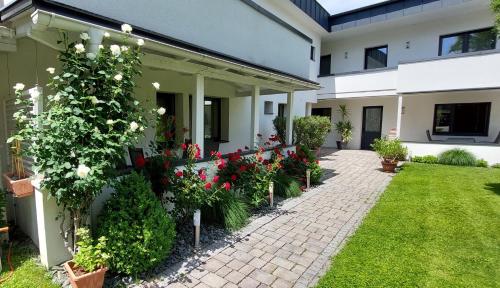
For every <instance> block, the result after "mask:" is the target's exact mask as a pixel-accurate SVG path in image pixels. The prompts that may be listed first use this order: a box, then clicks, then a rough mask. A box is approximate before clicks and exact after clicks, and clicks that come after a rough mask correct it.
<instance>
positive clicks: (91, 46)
mask: <svg viewBox="0 0 500 288" xmlns="http://www.w3.org/2000/svg"><path fill="white" fill-rule="evenodd" d="M88 34H89V37H90V40H89V42H88V51H89V52H90V53H94V54H97V51H99V45H101V43H102V37H103V36H104V31H102V30H101V29H97V28H94V27H92V28H90V29H89V31H88Z"/></svg>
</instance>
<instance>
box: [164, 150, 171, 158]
mask: <svg viewBox="0 0 500 288" xmlns="http://www.w3.org/2000/svg"><path fill="white" fill-rule="evenodd" d="M165 156H167V157H170V156H172V151H170V150H168V149H167V150H165Z"/></svg>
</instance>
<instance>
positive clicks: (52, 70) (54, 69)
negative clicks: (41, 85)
mask: <svg viewBox="0 0 500 288" xmlns="http://www.w3.org/2000/svg"><path fill="white" fill-rule="evenodd" d="M45 71H47V72H49V74H54V73H55V72H56V68H54V67H49V68H47V69H46V70H45Z"/></svg>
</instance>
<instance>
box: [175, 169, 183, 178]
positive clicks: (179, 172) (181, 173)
mask: <svg viewBox="0 0 500 288" xmlns="http://www.w3.org/2000/svg"><path fill="white" fill-rule="evenodd" d="M183 175H184V173H183V172H182V171H177V172H176V173H175V176H177V177H179V178H180V177H182V176H183Z"/></svg>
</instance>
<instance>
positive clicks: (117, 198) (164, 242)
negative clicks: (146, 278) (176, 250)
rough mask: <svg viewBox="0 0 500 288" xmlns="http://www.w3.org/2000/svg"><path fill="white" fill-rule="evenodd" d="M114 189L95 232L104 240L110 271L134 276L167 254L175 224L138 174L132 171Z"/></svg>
mask: <svg viewBox="0 0 500 288" xmlns="http://www.w3.org/2000/svg"><path fill="white" fill-rule="evenodd" d="M114 189H115V193H113V195H112V196H111V198H110V199H109V200H108V201H107V202H106V204H105V206H104V209H103V211H102V213H101V215H100V217H99V227H98V229H97V230H98V231H97V233H98V235H99V236H105V237H106V239H107V245H106V253H108V254H109V255H110V258H109V268H110V270H111V271H113V272H116V273H120V274H126V275H137V274H138V273H141V272H144V271H146V270H148V269H150V268H152V267H154V266H156V265H157V264H158V263H160V261H162V260H163V259H165V258H166V257H167V256H168V255H169V253H170V250H171V248H172V245H173V243H174V239H175V224H174V221H173V220H172V219H171V218H170V216H168V214H167V213H166V212H165V210H164V209H163V207H162V206H161V203H160V201H159V200H158V199H157V198H156V196H155V194H154V193H153V191H152V190H151V184H150V183H149V182H148V181H146V179H144V177H143V176H142V175H139V174H137V173H135V172H133V173H132V174H131V175H128V176H125V177H124V178H122V179H121V180H120V181H118V182H116V183H115V184H114Z"/></svg>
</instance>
